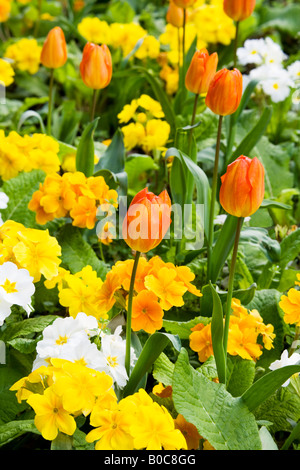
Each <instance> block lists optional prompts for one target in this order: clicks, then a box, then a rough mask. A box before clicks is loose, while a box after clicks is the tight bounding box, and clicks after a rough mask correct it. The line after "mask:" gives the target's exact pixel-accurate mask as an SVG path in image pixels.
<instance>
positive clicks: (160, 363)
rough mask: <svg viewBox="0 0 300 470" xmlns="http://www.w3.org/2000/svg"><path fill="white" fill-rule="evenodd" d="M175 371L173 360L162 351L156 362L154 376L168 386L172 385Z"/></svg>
mask: <svg viewBox="0 0 300 470" xmlns="http://www.w3.org/2000/svg"><path fill="white" fill-rule="evenodd" d="M173 372H174V364H173V362H171V361H170V359H169V358H168V356H167V355H166V354H165V353H163V352H162V353H161V354H160V355H159V356H158V358H157V359H156V361H155V362H154V367H153V371H152V375H153V377H154V378H155V379H156V380H157V381H158V382H161V383H162V384H163V385H164V386H165V387H167V386H168V385H172V378H173Z"/></svg>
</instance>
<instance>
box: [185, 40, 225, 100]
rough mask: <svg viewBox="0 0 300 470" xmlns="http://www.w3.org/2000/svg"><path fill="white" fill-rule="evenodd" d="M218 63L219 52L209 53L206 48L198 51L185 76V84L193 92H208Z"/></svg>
mask: <svg viewBox="0 0 300 470" xmlns="http://www.w3.org/2000/svg"><path fill="white" fill-rule="evenodd" d="M217 65H218V54H217V53H216V52H214V53H213V54H211V55H209V54H208V52H207V50H206V49H201V50H200V51H196V52H195V54H194V56H193V58H192V61H191V63H190V66H189V68H188V71H187V74H186V77H185V86H186V88H187V89H188V90H189V91H191V92H192V93H196V94H197V95H198V94H202V93H207V92H208V88H209V85H210V82H211V81H212V79H213V77H214V75H215V73H216V70H217Z"/></svg>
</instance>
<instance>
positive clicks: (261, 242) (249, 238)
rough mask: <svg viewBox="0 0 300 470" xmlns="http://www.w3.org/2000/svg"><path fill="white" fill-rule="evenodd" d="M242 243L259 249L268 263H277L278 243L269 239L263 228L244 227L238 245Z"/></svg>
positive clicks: (279, 251)
mask: <svg viewBox="0 0 300 470" xmlns="http://www.w3.org/2000/svg"><path fill="white" fill-rule="evenodd" d="M242 243H250V244H252V245H254V246H255V247H259V249H260V250H261V251H262V252H263V253H264V255H265V256H266V258H267V259H268V260H269V261H272V262H278V261H279V260H280V258H281V246H280V243H279V242H278V241H277V240H275V239H273V238H271V237H270V236H269V234H268V231H267V230H266V229H264V228H260V227H244V228H243V230H242V231H241V235H240V244H242Z"/></svg>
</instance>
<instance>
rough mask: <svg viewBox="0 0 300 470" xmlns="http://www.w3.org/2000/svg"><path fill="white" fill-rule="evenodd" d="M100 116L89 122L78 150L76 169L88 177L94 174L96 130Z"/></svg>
mask: <svg viewBox="0 0 300 470" xmlns="http://www.w3.org/2000/svg"><path fill="white" fill-rule="evenodd" d="M98 121H99V118H96V119H95V120H94V121H93V122H91V123H90V124H88V125H87V126H86V128H85V129H84V131H83V133H82V136H81V138H80V141H79V144H78V147H77V152H76V170H77V171H81V172H82V173H84V174H85V176H86V177H89V176H92V174H93V173H94V166H95V147H94V132H95V130H96V128H97V125H98Z"/></svg>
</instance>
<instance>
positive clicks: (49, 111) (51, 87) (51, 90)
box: [47, 69, 54, 135]
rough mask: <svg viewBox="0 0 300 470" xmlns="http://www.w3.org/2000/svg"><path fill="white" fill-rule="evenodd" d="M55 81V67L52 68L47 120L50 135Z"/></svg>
mask: <svg viewBox="0 0 300 470" xmlns="http://www.w3.org/2000/svg"><path fill="white" fill-rule="evenodd" d="M53 83H54V69H51V71H50V83H49V102H48V121H47V132H48V135H51V127H52V101H53Z"/></svg>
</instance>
